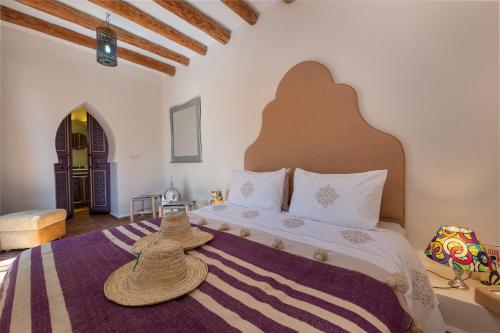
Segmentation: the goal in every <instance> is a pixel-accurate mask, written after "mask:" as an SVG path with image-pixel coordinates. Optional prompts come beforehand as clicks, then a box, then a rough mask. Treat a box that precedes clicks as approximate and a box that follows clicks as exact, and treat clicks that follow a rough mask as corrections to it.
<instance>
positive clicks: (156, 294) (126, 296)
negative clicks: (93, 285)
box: [104, 239, 208, 306]
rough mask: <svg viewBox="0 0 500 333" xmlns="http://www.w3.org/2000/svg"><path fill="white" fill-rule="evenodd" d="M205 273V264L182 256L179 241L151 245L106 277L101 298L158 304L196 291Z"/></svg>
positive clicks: (133, 303) (120, 302)
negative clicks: (103, 296) (134, 258)
mask: <svg viewBox="0 0 500 333" xmlns="http://www.w3.org/2000/svg"><path fill="white" fill-rule="evenodd" d="M207 273H208V268H207V264H205V263H204V262H203V261H201V260H200V259H198V258H195V257H193V256H190V255H185V254H184V250H183V249H182V244H181V243H180V242H178V241H176V240H173V239H168V240H164V241H157V242H152V243H150V244H149V245H148V246H147V247H146V248H145V249H144V251H143V252H142V253H141V254H140V255H139V256H138V257H137V259H136V260H134V261H131V262H129V263H128V264H125V265H123V266H122V267H120V268H118V269H117V270H116V271H114V272H113V273H112V274H111V275H110V276H109V277H108V279H107V280H106V283H105V284H104V295H105V296H106V298H107V299H109V300H110V301H112V302H115V303H118V304H121V305H125V306H143V305H152V304H158V303H162V302H165V301H168V300H171V299H174V298H177V297H179V296H182V295H185V294H187V293H189V292H191V291H192V290H194V289H196V287H198V286H199V285H200V283H202V282H203V280H205V277H206V276H207Z"/></svg>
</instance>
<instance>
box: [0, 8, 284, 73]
mask: <svg viewBox="0 0 500 333" xmlns="http://www.w3.org/2000/svg"><path fill="white" fill-rule="evenodd" d="M58 1H60V2H63V3H65V4H67V5H69V6H71V7H73V8H75V9H79V10H81V11H83V12H86V13H88V14H90V15H93V16H96V17H98V18H101V19H103V20H104V19H105V17H106V10H105V9H103V8H101V7H99V6H97V5H94V4H93V3H91V2H89V1H86V0H58ZM277 1H279V0H247V3H249V4H250V5H251V6H252V7H253V8H254V9H255V10H256V11H257V12H258V13H262V12H264V11H265V10H266V9H268V8H269V7H271V6H272V5H273V4H275V3H276V2H277ZM127 2H129V3H131V4H132V5H134V6H135V7H137V8H139V9H141V10H142V11H144V12H146V13H148V14H150V15H151V16H154V17H156V18H157V19H159V20H161V21H162V22H164V23H166V24H168V25H170V26H172V27H174V28H176V29H177V30H179V31H181V32H183V33H184V34H186V35H188V36H190V37H192V38H194V39H195V40H197V41H199V42H201V43H203V44H205V45H207V47H208V52H207V53H210V46H211V45H213V44H215V43H219V42H218V41H216V40H215V39H213V38H212V37H210V36H209V35H207V34H205V33H204V32H203V31H201V30H198V29H197V28H196V27H194V26H192V25H190V24H189V23H187V22H186V21H184V20H182V19H181V18H179V17H177V16H176V15H174V14H172V13H170V12H169V11H168V10H166V9H164V8H163V7H161V6H159V5H157V4H156V3H154V2H153V1H151V0H127ZM1 3H2V5H4V6H6V7H9V8H12V9H15V10H17V11H20V12H23V13H25V14H28V15H31V16H34V17H37V18H39V19H42V20H45V21H48V22H51V23H54V24H57V25H60V26H62V27H65V28H68V29H71V30H73V31H76V32H79V33H81V34H84V35H87V36H90V37H93V38H95V31H92V30H89V29H86V28H83V27H81V26H79V25H78V24H75V23H71V22H68V21H65V20H62V19H59V18H57V17H55V16H51V15H49V14H46V13H44V12H41V11H39V10H36V9H33V8H31V7H29V6H26V5H23V4H21V3H18V2H16V1H15V0H1ZM189 3H190V4H192V5H193V6H195V7H196V8H198V9H200V10H201V11H202V12H203V13H205V14H206V15H208V16H209V17H211V18H213V19H215V20H216V21H217V22H218V23H220V24H221V25H223V26H224V27H226V28H228V29H229V30H231V31H232V33H233V34H234V33H237V32H235V30H236V29H237V28H238V27H239V26H241V25H243V24H248V23H246V22H245V21H244V20H243V19H242V18H240V17H239V16H238V15H237V14H236V13H235V12H233V11H232V10H231V9H229V7H227V6H226V5H224V4H223V3H222V2H221V1H219V0H189ZM110 14H111V16H110V23H112V24H114V25H116V26H119V27H120V28H123V29H125V30H127V31H129V32H131V33H134V34H136V35H138V36H140V37H143V38H145V39H148V40H150V41H152V42H154V43H157V44H159V45H162V46H164V47H166V48H168V49H170V50H173V51H176V52H179V53H181V54H183V55H185V56H187V57H188V58H194V57H201V55H199V54H197V53H196V52H194V51H192V50H190V49H188V48H186V47H183V46H181V45H179V44H177V43H175V42H173V41H171V40H170V39H167V38H166V37H163V36H161V35H159V34H157V33H155V32H153V31H151V30H148V29H146V28H144V27H142V26H141V25H138V24H136V23H133V22H132V21H129V20H127V19H125V18H123V17H120V16H118V15H115V14H114V13H110ZM256 24H259V22H258V21H257V23H256ZM2 25H8V26H12V27H13V26H14V25H12V24H10V23H6V22H2ZM229 43H231V40H230V41H229ZM118 45H119V46H123V47H125V48H127V49H129V50H132V51H135V52H138V53H141V54H144V55H147V56H149V57H151V58H154V59H157V60H160V61H162V62H165V63H169V64H171V65H174V66H176V67H180V66H184V65H181V64H178V63H176V62H174V61H171V60H169V59H165V58H163V57H160V56H158V55H156V54H153V53H150V52H148V51H145V50H143V49H140V48H137V47H135V46H133V45H130V44H127V43H123V42H121V41H118Z"/></svg>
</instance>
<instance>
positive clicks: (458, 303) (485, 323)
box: [417, 251, 500, 333]
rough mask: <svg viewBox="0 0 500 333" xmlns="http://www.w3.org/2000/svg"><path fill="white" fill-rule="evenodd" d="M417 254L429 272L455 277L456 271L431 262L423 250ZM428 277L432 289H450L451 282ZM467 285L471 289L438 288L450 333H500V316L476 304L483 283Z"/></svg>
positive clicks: (432, 275)
mask: <svg viewBox="0 0 500 333" xmlns="http://www.w3.org/2000/svg"><path fill="white" fill-rule="evenodd" d="M417 255H418V257H419V259H420V261H421V262H422V263H423V264H424V266H425V268H426V269H428V270H431V271H433V272H435V273H438V274H440V275H442V276H445V277H449V278H451V277H452V276H453V270H452V269H451V268H450V267H447V266H444V265H441V264H438V263H436V262H434V261H432V260H430V259H429V258H427V257H426V256H425V255H424V254H423V251H417ZM428 275H429V279H430V280H431V284H432V286H434V287H448V281H447V280H445V279H442V278H440V277H439V276H437V275H435V274H432V273H428ZM465 283H466V284H467V285H468V286H469V290H458V289H438V288H434V292H435V293H436V295H437V298H438V300H439V309H440V310H441V313H442V314H443V317H444V320H445V322H446V323H447V324H448V327H447V329H448V331H449V332H451V333H462V332H468V333H475V332H481V333H497V332H500V316H497V315H495V314H494V313H492V312H490V311H488V310H487V309H486V308H485V307H483V306H482V305H480V304H478V303H476V302H475V301H474V289H475V288H476V287H478V286H481V285H482V284H481V282H479V281H478V280H474V279H472V278H471V279H468V280H466V281H465Z"/></svg>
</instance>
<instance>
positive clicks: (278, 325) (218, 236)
mask: <svg viewBox="0 0 500 333" xmlns="http://www.w3.org/2000/svg"><path fill="white" fill-rule="evenodd" d="M158 225H159V220H155V221H152V223H148V222H139V223H135V224H132V225H127V226H123V227H118V228H113V229H109V230H106V231H97V232H92V233H89V234H85V235H81V236H77V237H72V238H67V239H63V240H60V241H56V242H53V243H49V244H44V245H42V246H41V247H36V248H33V249H31V250H27V251H25V252H23V253H22V254H21V256H20V257H18V258H17V259H16V261H15V262H14V263H13V264H12V267H11V269H10V271H9V273H8V275H7V276H6V279H5V281H4V284H3V285H2V287H1V290H0V296H1V298H0V314H1V318H0V332H9V331H15V332H17V331H19V332H29V331H33V332H51V331H54V332H60V331H74V332H238V331H245V332H297V331H298V332H407V331H408V329H409V327H410V325H411V321H412V319H411V317H410V316H409V315H408V314H407V313H406V312H405V311H404V310H403V308H402V307H401V306H400V304H399V301H398V299H397V297H396V295H395V294H394V292H393V291H392V290H391V289H390V288H389V287H388V286H386V285H385V284H384V283H382V282H380V281H377V280H375V279H373V278H371V277H368V276H366V275H363V274H360V273H358V272H355V271H350V270H347V269H343V268H339V267H335V266H331V265H326V264H322V263H319V262H315V261H312V260H309V259H305V258H302V257H298V256H295V255H292V254H288V253H285V252H282V251H280V250H276V249H273V248H270V247H267V246H264V245H261V244H259V243H256V242H252V241H250V240H247V239H244V238H241V237H237V236H234V235H230V234H227V233H224V232H220V231H214V230H212V229H207V228H203V227H200V228H201V229H204V230H206V231H209V232H211V233H213V234H215V238H214V240H212V241H211V242H210V243H209V244H208V245H205V246H204V247H202V248H199V249H196V250H194V251H190V254H192V255H195V256H197V257H199V258H202V259H203V260H205V262H207V264H208V268H209V275H208V276H207V279H206V281H204V282H203V283H202V284H201V286H200V287H199V288H198V289H197V290H195V291H193V292H192V293H190V294H189V295H186V296H184V297H181V298H179V299H176V300H173V301H169V302H166V303H163V304H160V305H155V306H147V307H137V308H128V307H123V306H120V305H116V304H114V303H112V302H110V301H108V300H107V299H106V298H105V297H104V293H103V285H104V282H105V281H106V279H107V277H108V276H109V275H110V274H111V273H112V272H113V271H114V270H116V269H117V268H118V267H120V266H121V265H123V264H125V263H127V262H129V261H131V260H133V259H134V255H133V254H132V253H131V252H130V246H131V245H132V244H133V243H134V242H135V241H136V239H138V238H140V237H142V236H144V234H146V233H150V232H153V231H156V230H157V228H158V227H157V226H158Z"/></svg>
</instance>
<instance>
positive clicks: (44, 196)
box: [0, 24, 164, 216]
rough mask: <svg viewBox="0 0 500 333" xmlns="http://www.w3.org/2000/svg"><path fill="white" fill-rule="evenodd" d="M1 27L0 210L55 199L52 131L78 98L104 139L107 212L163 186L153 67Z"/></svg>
mask: <svg viewBox="0 0 500 333" xmlns="http://www.w3.org/2000/svg"><path fill="white" fill-rule="evenodd" d="M1 33H2V44H1V45H2V50H1V53H2V54H1V56H2V59H1V61H2V62H1V70H2V89H1V90H2V91H1V92H2V101H1V107H2V123H1V136H0V140H1V144H0V148H1V159H2V163H1V166H2V168H1V184H0V187H1V189H0V190H1V194H2V196H1V203H2V212H3V213H8V212H12V211H16V210H20V209H27V208H42V207H54V206H55V192H54V174H53V164H54V163H55V162H56V160H57V159H56V153H55V148H54V139H55V133H56V130H57V127H58V126H59V124H60V122H61V120H62V119H63V118H64V117H65V116H66V115H67V114H68V113H69V112H71V111H72V110H73V109H74V108H75V107H77V106H79V105H82V104H83V105H84V106H85V108H86V109H87V110H88V111H89V112H90V113H91V114H92V115H93V116H94V117H95V118H97V120H98V121H99V122H100V124H101V125H102V126H103V127H104V129H105V131H106V134H107V137H108V140H109V141H110V149H111V150H112V154H111V156H110V162H113V164H112V170H113V172H114V173H115V174H113V175H112V182H113V183H112V207H111V208H112V212H113V214H115V215H120V216H123V215H127V214H128V211H129V200H130V197H131V196H132V195H137V194H141V193H150V192H158V191H159V190H161V189H162V188H163V187H164V183H163V171H162V169H163V157H162V153H161V151H162V149H163V142H162V131H163V129H162V124H161V121H158V120H159V119H162V114H161V79H160V74H157V73H155V72H152V71H147V70H144V69H142V68H139V67H137V66H135V65H132V64H129V63H126V62H124V61H121V62H120V63H119V65H118V67H116V68H107V67H104V66H101V65H98V64H97V63H96V61H95V54H94V53H93V52H92V51H91V50H90V51H86V50H83V49H82V48H75V47H72V46H68V45H67V43H61V42H59V41H54V40H53V39H52V38H46V37H40V36H38V35H37V33H35V34H34V33H28V32H25V31H24V30H23V31H19V30H17V29H15V30H14V29H12V28H10V27H7V26H6V25H4V24H2V28H1Z"/></svg>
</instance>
